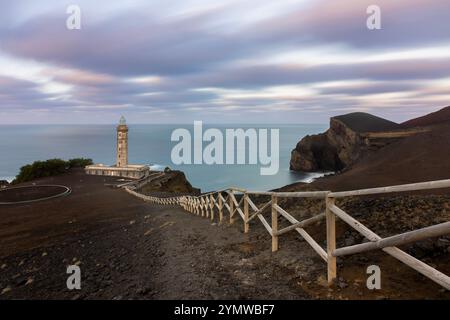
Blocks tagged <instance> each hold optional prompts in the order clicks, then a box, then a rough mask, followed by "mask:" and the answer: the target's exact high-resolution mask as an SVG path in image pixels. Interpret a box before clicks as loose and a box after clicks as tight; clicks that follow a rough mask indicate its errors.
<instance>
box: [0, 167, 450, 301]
mask: <svg viewBox="0 0 450 320" xmlns="http://www.w3.org/2000/svg"><path fill="white" fill-rule="evenodd" d="M38 183H39V184H43V183H57V184H62V185H67V186H69V187H71V188H72V190H73V192H72V194H71V195H69V196H67V197H64V198H58V199H52V200H49V201H43V202H37V203H34V204H30V205H15V206H3V207H1V208H0V243H1V247H0V293H1V294H0V299H314V298H333V299H334V298H336V299H345V298H359V299H364V298H366V299H380V298H394V299H395V298H425V297H427V298H441V299H449V296H448V293H446V292H443V290H441V288H440V287H439V286H437V285H435V284H434V283H432V282H431V281H427V280H423V279H424V278H423V277H422V276H420V275H418V274H417V273H416V272H415V271H412V270H410V269H408V268H407V267H405V266H403V265H401V264H400V263H397V262H395V261H391V260H389V259H390V258H389V257H386V256H385V255H383V254H378V253H373V254H371V255H366V256H362V255H361V256H358V257H357V258H355V259H348V260H346V261H344V262H340V267H341V272H340V276H342V277H343V278H341V279H340V281H339V283H338V285H336V286H335V287H333V288H328V287H327V286H326V283H325V282H326V281H325V275H326V265H325V263H324V262H323V261H322V260H321V259H320V258H319V257H318V256H317V255H316V254H315V253H314V252H313V251H312V250H311V248H310V247H309V246H308V245H307V244H306V243H305V242H304V241H303V242H301V241H300V240H299V237H298V236H296V235H295V234H294V233H292V234H287V235H286V236H285V237H283V238H282V239H280V250H279V251H278V252H277V253H272V252H271V251H270V247H271V246H270V237H269V235H268V234H267V233H266V232H265V230H264V228H263V227H262V225H261V224H259V223H258V224H256V223H255V224H252V225H251V227H250V228H251V229H250V233H249V234H247V235H246V234H244V233H243V232H242V224H241V223H240V222H238V221H236V223H234V224H233V225H229V223H228V221H226V222H225V223H223V224H222V225H217V224H216V223H215V222H211V221H209V220H207V219H205V218H201V217H198V216H193V215H192V214H188V213H186V212H184V211H183V210H182V209H180V208H179V207H175V206H159V205H154V204H149V203H145V202H143V201H141V200H139V199H136V198H134V197H133V196H131V195H129V194H127V193H126V192H124V191H123V190H121V189H115V188H112V187H110V186H108V185H107V184H111V183H114V180H113V179H110V178H104V177H94V176H85V175H84V174H83V173H82V172H73V173H71V174H69V175H65V176H60V177H55V178H47V179H44V180H41V181H38ZM105 184H106V185H105ZM321 241H323V240H321ZM369 261H370V262H371V263H372V262H373V261H375V262H377V263H381V264H382V263H385V264H386V268H387V269H386V270H387V271H386V272H387V273H386V274H389V277H388V278H387V277H384V278H383V280H386V281H388V282H386V284H385V285H384V287H383V290H382V291H378V292H373V291H369V290H368V289H366V288H365V279H366V277H367V275H366V274H365V270H366V269H365V268H366V267H367V265H369V264H371V263H369ZM71 264H77V265H79V266H80V268H81V290H73V291H70V290H68V289H67V287H66V280H67V277H68V274H66V268H67V266H68V265H71ZM411 286H412V287H411ZM414 286H415V287H417V286H419V287H420V288H419V289H418V290H412V288H413V289H414Z"/></svg>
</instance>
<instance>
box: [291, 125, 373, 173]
mask: <svg viewBox="0 0 450 320" xmlns="http://www.w3.org/2000/svg"><path fill="white" fill-rule="evenodd" d="M365 147H366V144H365V138H364V137H362V136H361V135H360V134H359V133H357V132H355V131H353V130H352V129H350V128H349V127H348V126H346V125H345V124H344V123H343V122H342V121H340V120H338V119H335V118H331V120H330V129H328V130H327V131H326V132H325V133H322V134H318V135H312V136H306V137H305V138H303V139H302V140H301V141H300V142H299V143H298V144H297V146H296V147H295V149H294V150H292V153H291V161H290V169H291V170H295V171H305V172H309V171H339V170H342V169H343V168H344V167H346V166H348V165H350V164H351V163H353V162H354V161H355V160H356V159H358V158H359V156H360V154H361V149H365Z"/></svg>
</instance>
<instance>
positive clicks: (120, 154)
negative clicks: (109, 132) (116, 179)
mask: <svg viewBox="0 0 450 320" xmlns="http://www.w3.org/2000/svg"><path fill="white" fill-rule="evenodd" d="M116 166H117V167H126V166H128V126H127V123H126V120H125V118H124V116H122V117H121V118H120V120H119V125H118V126H117V158H116Z"/></svg>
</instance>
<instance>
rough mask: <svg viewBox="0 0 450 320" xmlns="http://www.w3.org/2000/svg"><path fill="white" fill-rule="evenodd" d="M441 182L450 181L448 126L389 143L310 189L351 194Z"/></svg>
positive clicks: (319, 181)
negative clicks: (372, 188) (375, 189)
mask: <svg viewBox="0 0 450 320" xmlns="http://www.w3.org/2000/svg"><path fill="white" fill-rule="evenodd" d="M440 179H450V125H446V126H442V127H439V128H437V129H436V130H433V131H430V132H424V133H420V134H417V135H414V136H410V137H407V138H405V139H402V140H400V141H397V142H395V143H392V144H390V145H388V146H386V147H384V148H383V149H382V150H380V151H379V152H373V153H371V154H368V155H367V156H366V157H364V158H363V159H361V160H360V161H358V162H357V163H355V164H354V165H353V166H352V167H351V168H350V169H349V170H347V171H345V172H342V173H340V174H337V175H334V176H330V177H326V178H322V179H318V180H316V181H315V182H314V183H313V184H312V185H313V186H315V187H317V188H319V189H325V190H351V189H360V188H371V187H379V186H388V185H395V184H404V183H413V182H421V181H430V180H440Z"/></svg>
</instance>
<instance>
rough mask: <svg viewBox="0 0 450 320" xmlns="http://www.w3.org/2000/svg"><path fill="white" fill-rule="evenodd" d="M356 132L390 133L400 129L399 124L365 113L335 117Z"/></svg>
mask: <svg viewBox="0 0 450 320" xmlns="http://www.w3.org/2000/svg"><path fill="white" fill-rule="evenodd" d="M333 118H334V119H337V120H340V121H341V122H343V123H344V124H345V125H346V126H347V127H349V128H350V129H352V130H353V131H356V132H379V131H390V130H396V129H399V128H400V125H399V124H398V123H395V122H392V121H389V120H386V119H383V118H380V117H377V116H374V115H372V114H370V113H365V112H353V113H348V114H344V115H341V116H337V117H333Z"/></svg>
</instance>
